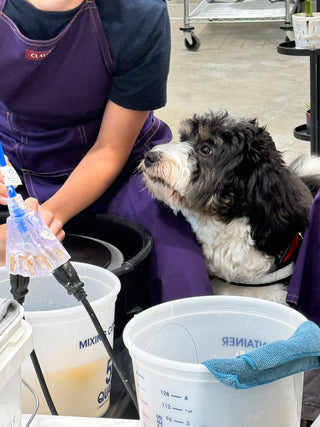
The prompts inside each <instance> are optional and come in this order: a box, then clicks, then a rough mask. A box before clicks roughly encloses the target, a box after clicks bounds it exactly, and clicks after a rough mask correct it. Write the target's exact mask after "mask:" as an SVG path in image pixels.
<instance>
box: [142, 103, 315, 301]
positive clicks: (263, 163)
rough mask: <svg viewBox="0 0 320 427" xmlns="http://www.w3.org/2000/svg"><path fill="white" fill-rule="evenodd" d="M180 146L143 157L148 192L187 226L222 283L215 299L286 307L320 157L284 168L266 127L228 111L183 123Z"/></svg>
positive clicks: (175, 144) (161, 147)
mask: <svg viewBox="0 0 320 427" xmlns="http://www.w3.org/2000/svg"><path fill="white" fill-rule="evenodd" d="M180 140H181V141H180V142H170V143H167V144H162V145H159V146H156V147H154V148H153V149H152V150H150V151H148V152H147V153H146V154H145V158H144V160H143V161H142V162H141V164H140V170H141V171H142V173H143V176H144V181H145V183H146V186H147V188H148V189H149V191H150V192H151V194H152V195H153V196H154V197H155V198H157V199H159V200H161V201H163V202H164V203H165V204H167V205H168V206H170V207H171V208H172V209H173V210H174V211H175V212H178V211H180V212H181V213H182V214H183V215H184V216H185V218H186V219H187V221H189V222H190V224H191V226H192V229H193V231H194V233H195V235H196V237H197V239H198V241H199V242H200V244H201V245H202V249H203V253H204V257H205V260H206V265H207V268H208V271H209V273H210V274H211V275H213V276H215V277H218V278H221V279H223V280H224V282H222V281H216V285H214V289H213V290H214V292H215V293H217V294H230V295H247V296H255V297H260V298H265V299H270V300H273V301H278V302H282V303H283V302H284V301H285V297H286V292H287V291H286V287H285V286H284V285H283V280H282V279H285V278H288V277H290V275H291V273H292V271H293V261H292V260H293V259H294V256H295V255H296V253H297V249H298V246H299V239H300V237H299V236H301V235H302V234H303V232H304V230H305V227H306V225H307V222H308V215H309V210H310V206H311V204H312V201H313V194H315V192H316V191H317V190H318V188H319V187H320V158H318V157H310V156H305V157H303V158H302V157H301V158H298V159H297V160H296V161H295V162H294V163H293V164H292V165H291V166H290V167H287V166H286V165H285V162H284V160H283V159H282V156H281V153H280V152H279V151H277V149H276V147H275V144H274V142H273V140H272V138H271V136H270V134H269V133H268V132H267V130H266V129H265V127H260V126H259V125H258V123H257V121H256V119H253V120H246V119H243V118H239V117H236V116H234V115H231V114H229V113H228V112H226V111H218V112H209V113H207V114H204V115H194V116H193V118H191V119H188V120H185V121H183V122H182V125H181V129H180ZM312 193H313V194H312ZM226 282H228V283H226ZM275 282H277V284H274V283H275ZM279 282H282V283H279ZM270 283H273V286H269V284H270ZM229 284H230V285H229ZM232 284H233V285H232ZM239 284H242V285H243V284H245V286H239ZM267 284H268V286H266V285H267ZM247 285H248V286H247ZM256 285H259V286H256ZM261 285H263V286H261Z"/></svg>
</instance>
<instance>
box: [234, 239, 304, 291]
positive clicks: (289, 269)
mask: <svg viewBox="0 0 320 427" xmlns="http://www.w3.org/2000/svg"><path fill="white" fill-rule="evenodd" d="M301 242H302V234H301V233H298V234H296V235H295V236H294V238H293V239H292V242H291V243H290V245H289V246H288V247H287V249H286V250H285V251H284V252H283V254H282V255H281V257H280V260H279V262H278V264H277V269H276V270H275V271H273V272H271V273H267V274H265V275H264V276H261V277H259V278H258V279H253V280H252V281H251V282H248V281H237V282H231V283H230V284H231V285H235V286H269V285H274V284H275V283H279V282H281V281H285V280H286V279H287V280H288V279H289V278H290V277H291V276H292V273H293V269H294V263H295V260H296V258H297V255H298V251H299V248H300V245H301Z"/></svg>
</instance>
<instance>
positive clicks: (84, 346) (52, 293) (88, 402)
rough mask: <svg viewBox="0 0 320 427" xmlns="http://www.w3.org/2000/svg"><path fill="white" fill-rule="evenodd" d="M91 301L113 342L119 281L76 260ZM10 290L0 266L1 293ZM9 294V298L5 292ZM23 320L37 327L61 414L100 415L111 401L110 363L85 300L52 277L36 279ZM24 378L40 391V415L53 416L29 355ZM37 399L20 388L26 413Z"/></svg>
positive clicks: (40, 354) (44, 367)
mask: <svg viewBox="0 0 320 427" xmlns="http://www.w3.org/2000/svg"><path fill="white" fill-rule="evenodd" d="M73 265H74V267H75V269H76V270H77V272H78V275H79V277H80V279H81V280H82V281H83V282H84V289H85V290H86V292H87V294H88V300H89V302H90V304H91V306H92V308H93V310H94V311H95V314H96V316H97V317H98V319H99V321H100V323H101V326H102V327H103V329H104V331H105V333H106V336H107V338H108V340H109V342H110V344H111V345H112V343H113V330H114V311H115V302H116V298H117V294H118V292H119V291H120V280H119V279H118V277H117V276H116V275H114V274H113V273H111V272H110V271H108V270H106V269H103V268H101V267H97V266H94V265H90V264H84V263H73ZM4 290H6V291H7V292H8V293H9V290H10V285H9V277H8V272H7V271H6V270H5V269H0V296H5V295H4ZM5 297H6V296H5ZM24 309H25V318H26V320H27V321H28V322H29V323H30V324H31V326H32V328H33V341H34V348H35V351H36V354H37V357H38V359H39V363H40V366H41V369H42V371H43V373H44V377H45V379H46V381H47V383H48V384H47V385H48V388H49V392H50V394H51V395H52V400H53V403H54V405H55V407H56V409H57V412H58V414H59V415H72V416H85V417H100V416H102V415H103V414H104V413H105V412H106V411H107V409H108V407H109V403H110V380H111V361H110V360H109V357H108V355H107V351H106V349H105V347H104V345H103V343H102V342H101V339H100V337H99V336H98V335H97V331H96V329H95V327H94V325H93V323H92V321H91V319H90V317H89V314H88V313H87V312H86V310H85V308H84V307H83V306H82V304H81V303H80V302H79V301H77V300H76V298H75V297H73V296H71V295H68V294H67V291H66V290H65V289H64V287H63V286H62V285H60V284H59V283H58V282H57V281H56V279H55V278H54V276H48V277H40V278H32V279H31V280H30V284H29V293H28V294H27V295H26V299H25V303H24ZM22 377H23V378H24V379H26V380H27V381H28V382H29V383H30V384H31V385H32V386H34V388H35V389H36V391H37V394H38V396H39V399H40V404H41V406H40V410H39V411H38V413H39V414H49V413H50V412H49V409H48V407H47V404H46V402H45V398H44V396H43V394H42V392H41V389H40V387H39V385H38V380H37V377H36V374H35V370H34V368H33V365H32V363H31V360H30V359H28V360H26V362H24V363H23V365H22ZM33 409H34V400H32V399H30V392H29V391H27V390H26V389H25V388H24V389H23V390H22V412H23V413H32V412H33Z"/></svg>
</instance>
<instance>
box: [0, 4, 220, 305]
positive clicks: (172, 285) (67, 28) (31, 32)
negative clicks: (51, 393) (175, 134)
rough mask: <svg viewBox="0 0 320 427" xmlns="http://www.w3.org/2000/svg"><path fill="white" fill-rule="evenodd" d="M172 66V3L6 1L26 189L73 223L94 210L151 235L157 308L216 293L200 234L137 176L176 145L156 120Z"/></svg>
mask: <svg viewBox="0 0 320 427" xmlns="http://www.w3.org/2000/svg"><path fill="white" fill-rule="evenodd" d="M169 58H170V27H169V19H168V13H167V6H166V3H165V2H164V1H163V0H130V1H127V0H96V1H94V0H60V1H57V0H0V77H1V80H0V139H1V142H2V144H3V149H4V152H5V154H6V155H7V156H8V158H9V160H10V162H11V163H12V165H13V167H14V168H15V169H16V171H17V172H18V173H19V175H20V177H21V179H22V181H23V187H19V189H18V190H19V192H20V193H21V194H22V195H23V197H25V198H26V197H34V198H36V199H37V200H39V202H40V203H41V204H42V208H43V209H46V210H48V211H50V212H52V214H53V215H54V218H55V219H57V220H59V221H61V223H62V224H65V223H66V222H67V221H68V220H69V219H71V218H72V217H74V216H75V215H77V214H78V213H80V212H81V211H83V210H84V209H87V208H90V209H92V210H95V211H99V212H104V213H111V214H115V215H119V216H121V217H124V218H127V219H130V220H132V221H134V222H136V223H138V224H140V225H142V226H143V227H145V228H146V229H147V230H148V231H149V232H150V234H151V235H152V237H153V239H154V248H153V252H152V257H151V267H150V292H151V301H152V304H156V303H159V302H162V301H167V300H170V299H175V298H181V297H188V296H194V295H207V294H211V293H212V290H211V284H210V280H209V277H208V274H207V271H206V268H205V264H204V259H203V256H202V251H201V248H200V246H199V245H198V243H197V242H196V240H195V237H194V235H193V233H192V231H191V229H190V226H189V225H188V224H187V222H186V221H185V220H184V218H183V217H182V216H175V215H174V214H173V213H172V212H171V210H169V209H168V208H167V207H165V206H164V205H163V204H161V203H159V202H157V201H155V200H153V199H152V198H151V196H150V194H149V193H148V191H147V190H146V189H145V188H144V184H143V182H142V179H141V176H140V174H137V173H136V170H135V169H136V166H137V164H138V162H139V161H140V160H141V159H142V157H143V155H144V152H145V151H146V150H148V149H150V148H151V147H152V146H154V145H156V144H159V143H162V142H167V141H169V140H170V139H171V138H172V135H171V131H170V129H169V128H168V126H167V125H166V124H165V123H163V122H162V121H160V120H159V119H157V118H156V117H155V116H154V114H153V110H155V109H158V108H160V107H163V106H164V105H165V103H166V82H167V74H168V69H169ZM0 190H1V191H0V193H1V194H2V196H6V193H5V189H4V187H3V185H2V186H1V187H0ZM1 200H2V203H3V201H4V200H3V197H2V198H0V202H1ZM2 232H4V231H3V230H2Z"/></svg>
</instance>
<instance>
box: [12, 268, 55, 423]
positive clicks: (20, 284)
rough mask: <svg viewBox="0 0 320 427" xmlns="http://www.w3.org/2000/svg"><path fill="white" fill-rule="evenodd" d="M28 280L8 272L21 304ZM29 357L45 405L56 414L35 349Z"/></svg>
mask: <svg viewBox="0 0 320 427" xmlns="http://www.w3.org/2000/svg"><path fill="white" fill-rule="evenodd" d="M29 282H30V277H24V276H20V275H19V274H10V285H11V289H10V292H11V293H12V295H13V298H14V299H15V300H16V301H17V302H18V303H19V304H20V305H23V303H24V299H25V295H26V294H27V293H28V286H29ZM30 357H31V360H32V364H33V367H34V370H35V372H36V375H37V378H38V381H39V383H40V387H41V390H42V393H43V395H44V398H45V399H46V402H47V405H48V407H49V409H50V412H51V415H58V412H57V410H56V408H55V406H54V403H53V400H52V398H51V395H50V392H49V389H48V387H47V384H46V380H45V378H44V376H43V373H42V370H41V367H40V364H39V360H38V357H37V355H36V352H35V350H32V352H31V353H30Z"/></svg>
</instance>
